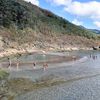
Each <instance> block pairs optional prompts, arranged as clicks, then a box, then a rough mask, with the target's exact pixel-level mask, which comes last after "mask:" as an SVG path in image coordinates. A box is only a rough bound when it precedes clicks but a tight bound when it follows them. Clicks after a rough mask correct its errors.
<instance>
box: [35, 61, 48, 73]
mask: <svg viewBox="0 0 100 100" xmlns="http://www.w3.org/2000/svg"><path fill="white" fill-rule="evenodd" d="M47 68H48V64H47V63H43V70H44V71H45V70H46V69H47ZM33 69H36V63H35V62H33Z"/></svg>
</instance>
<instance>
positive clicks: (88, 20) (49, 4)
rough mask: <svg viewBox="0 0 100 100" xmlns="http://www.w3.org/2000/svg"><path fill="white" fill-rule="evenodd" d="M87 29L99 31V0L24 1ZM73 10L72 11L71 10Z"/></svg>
mask: <svg viewBox="0 0 100 100" xmlns="http://www.w3.org/2000/svg"><path fill="white" fill-rule="evenodd" d="M24 1H27V2H31V3H32V4H35V5H37V6H39V7H41V8H43V9H46V10H49V11H51V12H53V13H54V14H56V15H58V16H60V17H63V18H64V19H66V20H68V21H69V22H71V23H73V24H75V25H78V26H83V27H85V28H87V29H97V30H100V11H98V10H97V9H100V1H99V0H93V1H91V0H24ZM73 9H74V10H73Z"/></svg>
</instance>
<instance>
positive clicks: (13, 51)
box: [0, 47, 93, 59]
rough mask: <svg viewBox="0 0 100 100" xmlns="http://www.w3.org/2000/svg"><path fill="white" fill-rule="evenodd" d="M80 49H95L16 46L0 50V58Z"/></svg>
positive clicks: (86, 49)
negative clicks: (17, 47) (16, 47)
mask: <svg viewBox="0 0 100 100" xmlns="http://www.w3.org/2000/svg"><path fill="white" fill-rule="evenodd" d="M79 50H85V51H88V50H93V49H92V48H78V47H71V48H70V47H68V48H64V49H51V48H49V49H40V50H39V48H26V49H24V48H19V49H14V48H7V49H5V50H3V51H1V52H0V59H2V58H4V57H10V56H17V55H19V56H21V55H23V54H30V53H43V54H46V53H48V52H51V51H52V52H53V51H54V52H55V51H58V52H64V51H79Z"/></svg>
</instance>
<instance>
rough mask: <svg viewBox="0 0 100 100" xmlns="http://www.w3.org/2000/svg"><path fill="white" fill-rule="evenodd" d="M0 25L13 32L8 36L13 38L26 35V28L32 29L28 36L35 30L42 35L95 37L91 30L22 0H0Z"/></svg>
mask: <svg viewBox="0 0 100 100" xmlns="http://www.w3.org/2000/svg"><path fill="white" fill-rule="evenodd" d="M0 26H1V27H2V26H3V27H5V28H8V29H10V30H11V31H12V32H13V34H12V37H10V38H13V39H14V37H19V38H21V37H22V38H24V36H26V35H27V36H28V33H27V28H28V29H30V30H31V31H32V32H31V33H30V34H31V35H30V34H29V36H33V35H32V33H33V32H36V33H42V34H44V35H59V34H68V35H78V36H83V37H87V38H96V35H95V33H93V32H92V31H89V30H87V29H83V28H81V27H79V26H76V25H74V24H72V23H70V22H69V21H67V20H65V19H63V18H62V17H59V16H57V15H55V14H53V13H52V12H50V11H47V10H44V9H41V8H39V7H37V6H35V5H33V4H31V3H27V2H25V1H23V0H0ZM23 30H24V31H23Z"/></svg>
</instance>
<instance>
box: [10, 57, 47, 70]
mask: <svg viewBox="0 0 100 100" xmlns="http://www.w3.org/2000/svg"><path fill="white" fill-rule="evenodd" d="M8 62H9V63H8V68H9V69H11V65H12V62H11V59H10V58H8ZM19 64H20V63H19V61H17V62H16V67H17V70H18V69H19ZM32 66H33V69H36V62H33V63H32ZM47 68H48V64H47V63H46V62H45V63H43V70H44V71H45V70H46V69H47Z"/></svg>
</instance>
